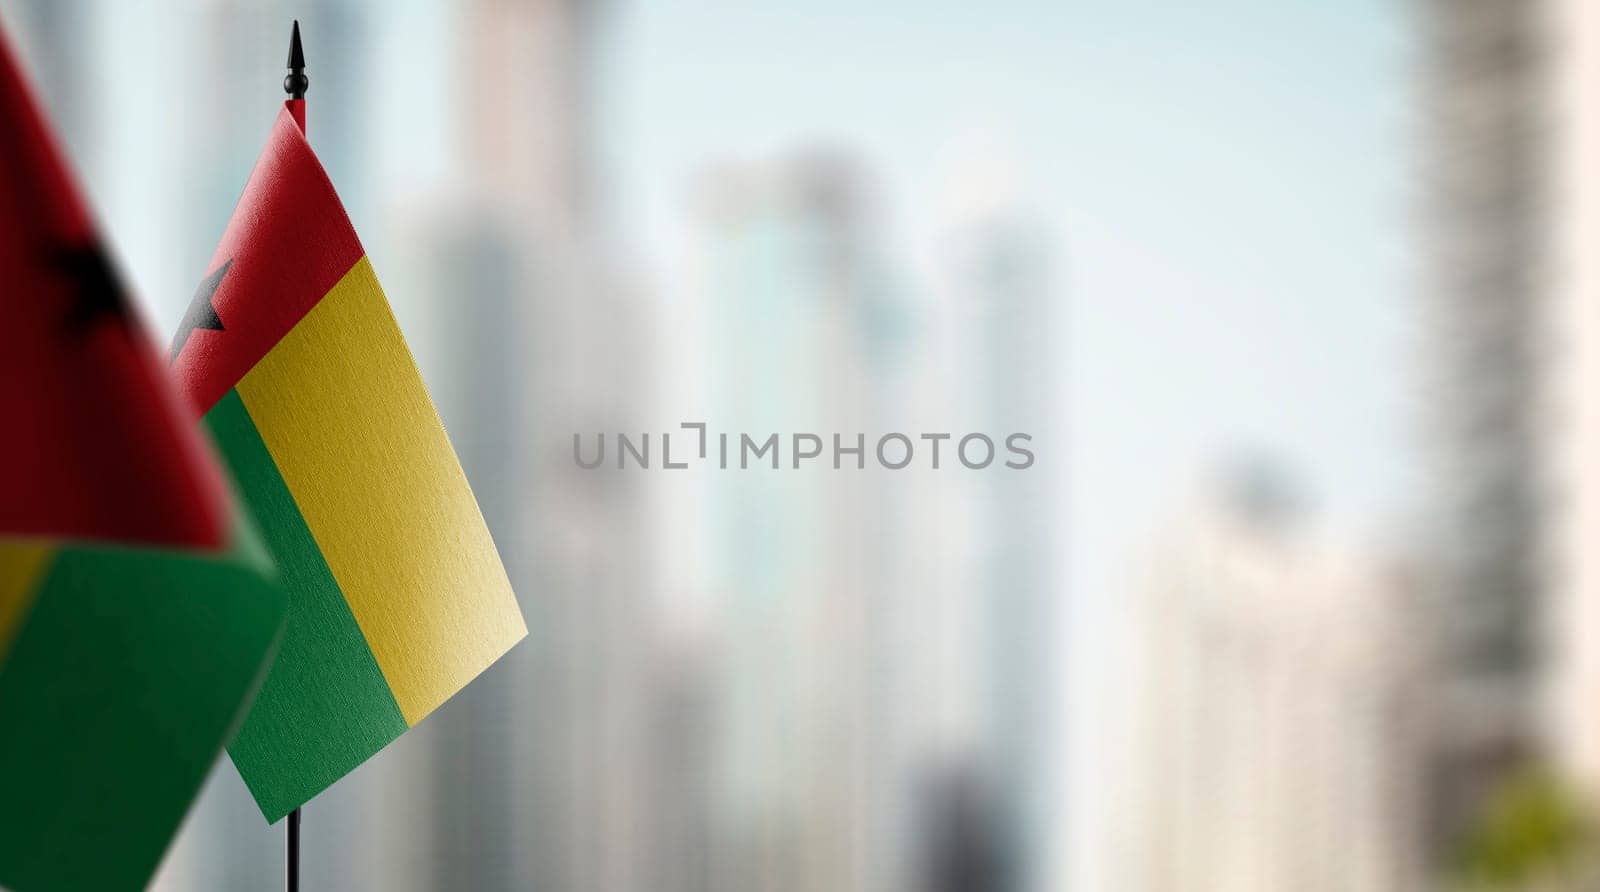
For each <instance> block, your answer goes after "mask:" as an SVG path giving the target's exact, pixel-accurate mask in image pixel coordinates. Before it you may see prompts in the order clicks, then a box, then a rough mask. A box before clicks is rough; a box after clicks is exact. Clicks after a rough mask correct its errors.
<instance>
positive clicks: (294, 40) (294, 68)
mask: <svg viewBox="0 0 1600 892" xmlns="http://www.w3.org/2000/svg"><path fill="white" fill-rule="evenodd" d="M288 68H289V74H288V75H287V76H286V77H284V79H283V92H285V93H288V94H289V98H290V99H305V98H306V88H307V87H309V86H311V80H310V79H309V78H307V77H306V54H305V50H304V49H302V48H301V47H300V20H299V19H295V22H294V28H293V30H291V31H290V32H289V64H288ZM300 126H301V128H302V129H303V128H304V127H305V121H304V120H302V121H301V122H300ZM288 830H289V863H288V865H287V872H286V875H287V880H288V882H287V888H288V890H289V892H300V809H298V808H297V809H295V810H294V811H292V812H289V827H288Z"/></svg>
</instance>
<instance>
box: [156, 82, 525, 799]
mask: <svg viewBox="0 0 1600 892" xmlns="http://www.w3.org/2000/svg"><path fill="white" fill-rule="evenodd" d="M291 108H293V106H290V107H288V108H285V109H284V111H283V112H281V113H280V114H279V116H278V119H277V121H276V123H275V124H274V126H273V128H272V133H271V136H270V137H269V138H268V141H267V146H266V148H265V149H264V150H263V151H262V153H261V157H260V158H259V159H258V160H257V162H256V168H255V171H254V172H253V173H252V174H251V176H250V181H249V183H248V184H246V186H245V190H244V195H243V197H242V198H241V199H240V200H239V205H238V207H237V208H236V209H235V211H234V214H233V219H232V221H231V222H230V223H229V224H228V229H227V231H226V232H225V233H224V234H223V237H222V243H221V245H220V246H218V248H217V251H216V254H215V256H214V257H213V258H212V261H211V267H210V271H209V272H208V273H207V274H206V275H205V277H204V278H203V280H202V281H201V283H200V287H199V290H198V291H197V292H196V294H195V296H194V300H193V303H192V305H191V306H190V308H189V312H188V314H187V316H186V317H185V319H184V322H183V325H182V327H181V328H180V329H179V330H178V333H177V335H176V337H175V338H174V340H173V344H172V370H173V374H174V375H175V376H176V379H177V381H178V386H179V390H180V391H181V392H182V393H183V394H184V395H185V396H186V397H188V399H189V402H190V404H191V406H192V407H193V409H194V411H195V413H196V415H198V416H200V417H202V418H203V420H204V425H205V427H206V428H207V429H208V430H210V432H211V434H212V436H213V437H214V438H215V440H216V443H217V446H218V448H219V449H220V450H221V451H222V454H223V456H224V458H225V459H226V460H227V463H228V465H229V466H230V467H231V469H232V470H233V473H234V475H235V476H236V478H237V479H238V482H239V485H240V487H241V489H242V491H243V493H244V497H245V501H246V502H247V503H248V504H249V506H250V508H251V510H252V512H253V515H254V518H255V520H256V521H257V523H258V524H259V526H260V527H261V529H262V531H263V533H264V535H265V537H266V540H267V544H268V546H269V548H270V550H271V552H272V556H273V558H274V559H275V560H276V561H277V564H278V568H279V572H280V573H281V574H282V577H283V582H284V586H285V588H287V589H288V592H289V617H288V620H287V623H286V626H285V631H284V638H283V647H282V650H281V651H280V653H279V656H278V659H277V662H276V663H274V665H273V667H272V669H271V671H270V672H269V673H268V675H267V679H266V681H265V682H264V683H263V684H262V687H261V693H260V694H259V696H258V697H257V698H256V702H255V706H254V707H253V708H252V710H251V712H250V714H249V716H248V717H246V719H245V721H244V725H243V726H242V728H241V729H240V731H239V734H238V736H237V737H236V738H235V739H234V742H233V743H232V744H231V745H230V746H229V748H228V750H229V752H230V753H231V754H232V756H233V761H234V764H235V765H237V766H238V768H239V772H240V774H241V775H243V777H244V780H245V783H246V785H248V786H249V788H250V791H251V793H252V794H254V796H255V798H256V803H257V804H258V805H260V807H261V810H262V812H263V813H264V814H265V815H266V817H267V820H269V821H276V820H278V819H279V818H281V817H283V816H284V815H285V814H287V813H288V812H289V811H291V810H293V809H295V808H297V807H299V806H300V805H302V804H304V803H305V802H306V801H307V800H309V799H310V798H311V797H313V796H315V795H316V794H317V793H319V792H321V791H322V790H324V789H326V788H327V787H328V786H329V785H331V784H332V783H334V782H335V781H337V780H338V779H339V778H340V777H343V776H344V775H345V774H346V773H348V772H349V771H350V770H351V769H353V768H355V767H356V766H357V765H359V764H360V763H361V762H362V761H364V760H365V759H366V758H367V757H369V756H371V755H372V754H373V753H375V752H377V751H378V750H379V749H381V748H382V747H383V746H384V745H385V744H387V743H389V742H390V741H391V740H393V739H395V738H396V737H398V736H399V735H400V734H401V733H403V732H404V731H405V730H406V729H407V728H409V727H411V726H412V725H415V724H416V723H417V722H418V721H420V720H421V719H422V718H423V717H424V716H426V715H427V714H428V713H429V712H431V711H432V710H433V709H434V708H435V707H437V706H439V705H440V704H441V703H443V702H444V701H445V700H446V699H448V698H449V697H450V696H451V695H452V694H454V693H455V692H456V691H458V690H460V689H461V688H462V687H463V686H464V685H466V683H467V682H469V681H471V680H472V678H473V677H475V676H476V675H478V673H480V672H482V671H483V670H484V669H485V668H487V667H488V666H489V665H490V664H491V663H493V662H494V661H495V660H496V659H498V658H499V657H500V656H501V655H502V654H504V653H505V652H506V651H507V650H509V649H510V648H511V646H512V645H513V644H515V643H516V642H517V641H519V640H521V638H522V637H523V636H524V635H526V634H527V630H526V628H525V627H524V625H523V622H522V615H521V611H520V610H519V609H518V607H517V603H516V600H515V598H514V597H513V596H512V593H511V586H510V583H509V582H508V581H507V578H506V573H505V569H504V567H503V566H502V565H501V562H500V556H499V554H498V553H497V552H496V550H495V546H494V542H493V541H492V540H491V539H490V536H489V531H488V529H487V527H486V526H485V524H484V521H483V516H482V514H481V513H480V512H479V510H478V505H477V502H476V501H475V500H474V498H473V496H472V491H471V490H470V489H469V488H468V486H467V480H466V478H465V476H464V475H463V474H462V471H461V466H460V464H459V463H458V462H457V461H456V456H455V452H454V451H453V450H452V449H451V446H450V441H449V439H448V438H447V437H446V435H445V431H444V427H443V426H442V425H441V424H440V421H439V416H438V414H437V413H436V412H435V411H434V407H433V403H432V401H431V400H430V399H429V397H428V393H427V390H426V389H425V388H424V386H423V382H422V378H421V376H420V375H419V374H418V372H417V368H416V365H415V364H414V363H413V361H412V358H411V353H410V351H409V349H408V348H407V347H406V343H405V339H404V338H403V337H402V336H401V334H400V329H399V327H398V326H397V325H396V323H395V319H394V315H393V314H392V313H391V312H390V309H389V304H388V302H387V300H385V298H384V296H383V291H382V290H381V289H380V288H379V287H378V280H377V278H376V277H375V276H374V275H373V272H372V265H371V264H370V263H369V262H368V261H367V258H366V256H365V252H364V251H363V250H362V247H361V243H360V242H359V241H358V240H357V238H356V233H355V230H354V229H353V228H352V227H351V225H350V220H349V218H348V217H347V216H346V215H345V212H344V208H343V206H342V205H341V204H340V203H339V199H338V196H337V195H336V194H335V193H334V190H333V186H332V184H331V183H330V182H329V180H328V177H327V174H326V173H324V171H323V169H322V165H321V164H320V163H319V162H318V161H317V158H316V156H315V154H313V153H312V151H311V146H310V144H309V143H307V141H306V137H305V133H304V131H303V130H302V128H301V125H300V124H299V123H297V121H296V119H295V116H294V115H293V114H291Z"/></svg>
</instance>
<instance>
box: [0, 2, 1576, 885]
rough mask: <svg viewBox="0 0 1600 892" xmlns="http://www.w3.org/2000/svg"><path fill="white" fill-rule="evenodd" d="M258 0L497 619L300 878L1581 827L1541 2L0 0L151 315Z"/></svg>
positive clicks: (236, 123) (216, 781)
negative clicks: (471, 505)
mask: <svg viewBox="0 0 1600 892" xmlns="http://www.w3.org/2000/svg"><path fill="white" fill-rule="evenodd" d="M296 17H297V18H299V19H300V20H301V23H302V26H303V28H304V32H305V39H306V48H307V53H308V58H309V65H310V67H309V69H308V73H309V75H310V77H311V90H310V93H309V96H308V100H309V116H308V117H309V135H310V138H311V141H312V143H313V145H314V146H315V147H316V149H317V151H318V153H319V155H320V156H321V158H322V160H323V163H324V165H325V166H326V167H327V169H328V172H329V174H330V176H331V177H332V179H333V181H334V183H335V184H336V186H337V187H338V189H339V192H340V193H341V195H342V196H343V198H344V201H345V204H346V206H347V208H348V209H349V211H350V214H351V216H352V218H353V221H354V223H355V225H356V228H357V230H358V231H359V232H360V233H361V235H362V238H363V240H364V242H365V244H366V246H367V248H368V253H369V255H370V256H371V258H372V260H373V263H374V265H375V268H376V269H377V271H378V273H379V275H380V277H381V279H382V280H383V282H384V284H385V287H386V289H387V292H388V295H389V297H390V300H391V301H392V302H393V304H394V306H395V309H396V312H397V314H398V316H399V317H400V321H401V324H402V326H403V327H404V328H405V330H406V332H407V334H408V336H409V338H410V340H411V343H412V345H413V348H414V349H415V351H416V353H417V357H418V360H419V363H420V364H421V367H422V370H423V373H424V376H425V378H426V379H427V381H428V383H429V385H430V387H431V389H432V391H433V393H434V396H435V399H436V401H437V402H438V404H439V407H440V410H441V412H442V414H443V416H444V420H445V423H446V426H447V427H448V428H449V430H450V431H451V434H452V438H453V440H454V442H455V445H456V447H457V449H458V451H459V452H460V455H461V458H462V461H463V463H464V465H465V467H466V471H467V474H468V476H469V477H470V479H471V481H472V483H473V485H474V488H475V489H476V491H477V493H478V496H479V499H480V501H481V503H482V506H483V509H484V512H485V515H486V517H487V518H488V521H489V524H490V527H491V529H492V531H493V532H494V535H495V538H496V540H497V542H498V543H499V545H500V547H501V550H502V552H503V553H504V556H505V558H506V562H507V565H508V569H509V570H510V572H511V575H512V579H513V583H514V584H515V586H516V588H517V591H518V593H519V597H520V601H521V604H522V608H523V610H524V613H525V614H526V617H527V621H528V626H529V629H530V636H529V639H528V640H527V641H526V642H525V643H523V644H522V645H520V646H519V647H518V648H517V649H516V650H515V651H514V652H513V653H512V654H511V655H510V656H509V657H508V658H507V659H505V660H503V661H502V662H501V663H500V664H498V665H497V666H496V667H494V668H493V669H491V670H490V671H489V672H488V673H486V674H485V675H484V676H483V677H482V678H481V679H479V680H478V681H477V682H475V683H474V684H473V685H472V686H471V687H469V688H468V689H467V691H466V692H465V693H464V694H462V695H461V696H459V697H457V698H456V699H455V700H453V701H452V702H450V703H449V704H447V705H446V706H445V707H444V708H442V709H440V710H439V711H438V713H437V714H436V715H435V716H433V717H432V718H430V719H429V720H428V721H426V722H424V723H423V724H422V725H421V726H420V727H418V728H417V729H416V730H415V731H412V732H410V733H409V734H407V735H406V736H404V737H403V738H402V739H401V740H399V741H398V742H397V743H395V744H394V745H392V746H390V747H389V748H388V749H387V750H385V751H384V752H383V753H381V754H379V755H378V756H377V757H375V758H374V759H372V760H371V761H370V762H369V763H368V764H366V765H364V766H363V767H362V768H360V769H359V770H357V771H356V772H355V773H354V774H352V775H351V776H350V777H348V778H347V779H345V780H344V781H342V782H341V783H340V784H338V785H337V786H336V787H335V788H334V789H333V790H331V791H330V792H328V793H326V794H324V795H323V796H321V797H319V798H318V799H316V800H315V801H313V802H312V803H311V804H310V805H309V806H307V808H306V809H305V833H306V840H307V842H306V844H305V858H306V864H305V883H306V888H309V889H386V890H388V889H393V890H425V889H467V890H480V889H481V890H496V889H538V890H606V892H610V890H653V892H654V890H660V892H673V890H685V892H689V890H727V892H764V890H774V892H780V890H829V892H832V890H852V889H862V890H929V892H946V890H1000V892H1006V890H1035V889H1072V890H1112V892H1119V890H1130V892H1168V890H1179V892H1187V890H1202V892H1207V890H1225V892H1235V890H1238V892H1257V890H1259V892H1281V890H1290V889H1294V890H1331V892H1339V890H1362V892H1381V890H1411V889H1434V888H1441V889H1485V890H1491V889H1519V890H1565V889H1574V890H1587V889H1600V872H1597V870H1596V864H1597V862H1600V858H1597V853H1600V848H1597V847H1596V843H1597V842H1600V838H1597V837H1596V835H1595V834H1596V831H1597V825H1596V824H1595V823H1594V819H1595V816H1596V815H1600V549H1597V548H1596V547H1595V546H1594V545H1593V544H1591V543H1592V542H1593V541H1594V540H1595V538H1596V537H1597V536H1600V388H1597V387H1596V386H1595V384H1596V383H1597V382H1600V250H1597V246H1600V7H1596V6H1594V4H1592V3H1590V2H1589V0H1349V2H1343V3H1338V4H1333V3H1312V2H1298V3H1283V2H1274V0H1220V2H1216V3H1209V4H1187V3H1179V2H1172V0H1168V2H1159V0H1134V2H1127V3H1121V4H1090V3H1083V2H1073V0H1002V2H997V3H991V4H982V5H974V4H964V3H955V2H947V0H931V2H930V0H922V2H916V3H912V2H907V0H888V2H880V3H875V4H866V5H862V4H851V3H844V2H839V0H817V2H812V3H806V4H780V3H770V2H753V3H742V4H725V3H709V2H704V0H656V2H644V0H605V2H582V0H463V2H457V3H442V2H439V3H425V2H420V0H385V2H379V0H303V2H298V3H291V2H275V0H274V2H269V0H180V2H171V3H163V4H132V3H125V2H119V0H72V2H62V0H8V2H6V3H5V4H4V6H3V7H0V20H3V22H4V24H5V27H6V28H7V30H8V31H9V32H10V34H11V36H12V38H13V40H14V41H15V42H16V43H17V44H18V45H19V47H20V49H21V50H22V54H23V56H24V59H25V61H26V62H27V63H28V65H29V68H30V71H31V73H32V75H33V78H34V80H35V82H36V84H37V86H38V88H39V90H40V93H41V95H42V96H43V98H44V100H45V103H46V105H47V107H48V109H49V111H50V113H51V114H52V115H53V117H54V120H55V121H56V124H57V126H58V127H59V129H60V132H61V134H62V137H63V139H64V141H65V143H66V146H67V148H68V150H69V153H70V155H71V157H72V159H73V161H74V162H75V164H76V166H77V169H78V171H79V173H80V175H81V177H82V179H83V181H84V183H85V186H86V188H87V191H88V193H89V196H90V198H91V200H92V202H93V203H94V205H95V207H96V209H97V211H98V213H99V215H100V217H101V220H102V222H103V223H104V225H105V228H106V231H107V233H108V236H109V238H110V240H111V243H112V244H113V245H114V246H115V248H116V250H117V253H118V255H119V257H120V260H121V262H122V266H123V269H124V271H125V273H126V275H127V278H128V279H129V280H130V282H131V283H132V286H133V289H134V291H135V292H136V293H137V294H138V295H139V296H140V298H141V300H142V302H143V305H144V307H145V310H146V313H147V315H148V317H149V318H150V320H151V321H152V323H153V325H154V327H155V328H156V329H157V330H158V331H160V332H162V333H163V334H166V333H169V332H171V331H172V330H173V328H174V327H175V326H176V324H177V322H178V320H179V318H180V316H181V315H182V312H183V309H184V307H185V306H186V304H187V303H188V300H189V296H190V294H191V293H192V291H193V289H194V286H195V283H196V282H197V281H198V279H199V278H200V276H201V274H202V273H203V272H204V269H205V266H206V263H207V260H208V258H209V257H210V255H211V252H212V249H213V247H214V246H215V244H216V241H217V239H218V237H219V236H220V234H221V232H222V229H223V226H224V224H225V223H226V221H227V219H228V217H229V214H230V212H231V210H232V207H233V205H234V202H235V200H236V199H237V197H238V195H239V192H240V190H241V189H242V188H243V185H244V182H245V179H246V177H247V175H248V173H249V170H250V167H251V164H252V162H253V160H254V158H255V155H256V153H257V151H258V150H259V149H260V146H261V144H262V141H263V139H264V137H265V135H266V133H267V129H268V127H269V125H270V124H271V121H272V119H273V117H274V116H275V114H276V113H277V108H278V105H277V104H278V102H279V101H280V100H281V99H282V92H281V87H280V81H281V79H282V76H283V70H282V66H283V58H284V53H285V48H286V38H287V33H288V26H289V21H290V19H291V18H296ZM699 421H704V422H708V423H709V424H710V425H711V427H712V430H713V431H716V430H723V431H748V432H751V433H753V434H758V435H763V436H764V435H765V434H766V433H768V432H780V433H787V432H797V431H818V432H823V433H824V434H826V433H829V432H840V433H842V434H845V435H846V436H847V437H849V436H853V434H855V433H856V432H863V433H865V434H867V436H868V437H869V438H873V437H876V436H877V435H878V434H881V433H885V432H890V431H904V432H906V433H908V434H910V435H912V436H913V437H915V436H916V435H917V434H918V433H920V432H924V431H954V432H957V433H958V435H959V434H960V433H965V432H969V431H980V432H986V433H989V434H991V435H997V436H999V437H1003V436H1004V435H1005V434H1008V433H1011V432H1013V431H1025V432H1028V433H1031V434H1032V435H1033V437H1034V443H1033V445H1034V448H1035V451H1036V453H1037V455H1038V461H1037V463H1036V464H1035V466H1034V467H1033V468H1031V469H1029V470H1027V471H1008V470H1004V469H999V468H998V467H997V468H991V469H990V470H988V471H984V472H977V471H969V470H967V469H965V468H962V467H960V466H959V465H952V464H951V463H946V464H945V465H944V466H943V467H942V468H941V469H940V470H937V471H935V470H932V469H931V468H928V467H927V466H926V465H924V464H922V463H918V464H916V465H914V467H913V469H910V470H907V471H900V472H891V471H888V470H885V469H883V468H881V467H873V465H872V464H871V463H870V462H869V463H868V468H867V469H866V470H863V471H854V470H849V469H848V465H847V469H846V470H843V471H834V470H832V469H831V468H830V467H828V466H827V464H826V463H825V462H819V463H817V466H816V467H814V468H808V469H805V470H801V471H789V470H783V471H772V470H750V471H732V470H730V471H718V470H715V469H714V468H711V467H709V466H697V467H694V468H692V469H690V470H687V471H672V472H667V471H657V470H652V471H648V472H646V471H639V470H628V471H617V470H615V469H610V470H595V471H585V470H581V469H579V468H578V467H577V466H576V465H575V464H574V462H573V460H572V453H571V445H572V436H573V434H575V433H585V434H590V435H592V434H593V433H596V432H606V433H608V434H614V433H616V432H625V433H629V434H639V433H642V432H646V431H651V432H661V431H670V430H677V429H678V425H679V424H680V423H682V422H699ZM282 862H283V832H282V828H281V826H280V827H273V828H269V827H267V826H266V825H265V824H264V822H263V821H262V819H261V816H260V813H259V812H258V811H257V810H256V808H255V806H254V804H253V803H252V801H251V799H250V797H249V796H248V794H247V792H246V791H245V789H244V787H243V785H242V783H241V782H240V780H239V779H238V776H237V774H236V772H235V771H234V770H233V768H232V766H231V765H230V764H229V763H228V762H227V761H226V760H224V761H222V762H221V763H219V764H218V766H217V768H216V769H215V771H214V773H213V775H212V778H211V780H210V782H209V785H208V787H207V789H206V792H205V794H204V796H203V798H202V800H201V801H200V802H199V804H198V805H197V806H196V807H195V809H194V810H193V812H192V813H191V814H190V816H189V819H188V822H187V824H186V826H185V830H184V831H183V834H182V835H181V836H180V838H179V840H178V842H177V843H176V844H175V846H174V847H173V849H172V850H171V851H170V853H169V854H168V857H167V860H166V863H165V866H164V867H163V869H162V872H161V874H160V877H159V879H158V881H157V888H160V889H164V890H172V892H189V890H213V889H228V890H271V889H278V888H281V885H282V882H283V879H282V877H283V873H282V870H283V867H282Z"/></svg>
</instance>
